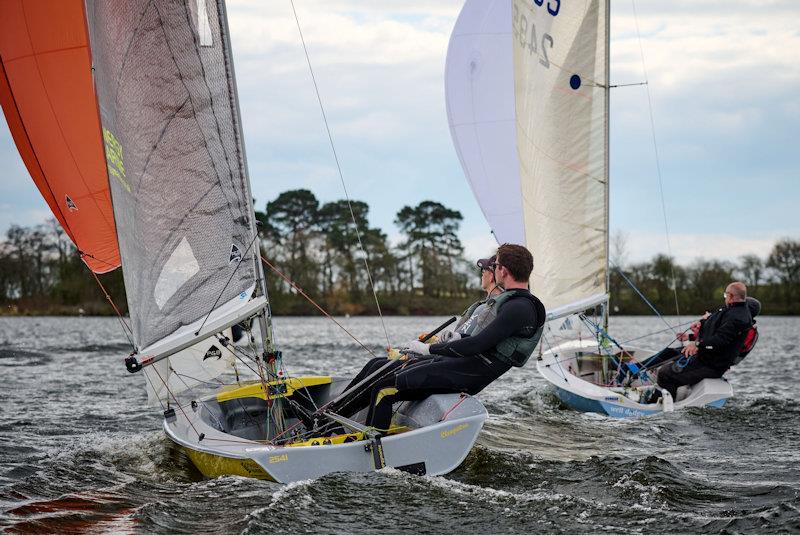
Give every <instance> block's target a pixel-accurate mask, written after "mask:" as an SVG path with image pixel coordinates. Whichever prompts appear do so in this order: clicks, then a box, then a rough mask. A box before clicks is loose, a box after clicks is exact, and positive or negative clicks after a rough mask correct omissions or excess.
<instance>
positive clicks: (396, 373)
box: [348, 244, 545, 431]
mask: <svg viewBox="0 0 800 535" xmlns="http://www.w3.org/2000/svg"><path fill="white" fill-rule="evenodd" d="M496 256H497V259H496V262H495V265H494V266H493V268H494V275H495V280H496V282H497V284H499V285H501V286H502V287H504V288H505V289H506V291H505V292H503V293H501V294H500V295H498V296H496V297H494V298H492V299H490V303H491V306H490V307H489V310H488V311H487V312H486V313H487V314H494V316H495V317H494V319H492V320H491V321H488V322H486V325H485V327H483V328H482V329H480V330H479V331H478V332H474V333H473V334H471V335H469V336H465V337H463V338H460V339H458V340H452V341H449V342H440V343H434V344H431V345H430V346H428V345H427V344H424V343H422V342H420V341H418V340H415V341H413V342H410V343H409V344H408V348H407V351H408V352H409V353H414V354H416V355H420V357H414V358H411V359H409V360H408V361H405V362H401V361H398V364H397V365H396V366H395V367H394V369H393V371H392V372H391V373H389V374H388V375H386V376H384V377H382V378H380V379H379V380H377V381H376V382H374V384H372V385H371V387H370V389H369V396H368V397H367V396H366V395H362V396H359V397H360V398H361V403H349V404H348V405H350V407H349V411H348V412H350V413H351V414H352V413H354V412H357V411H358V410H360V409H361V408H363V402H364V401H367V400H368V402H369V412H368V416H367V420H366V422H367V425H369V426H372V427H373V428H375V429H378V430H384V431H385V430H388V428H389V425H390V423H391V418H392V404H393V403H394V402H396V401H408V400H419V399H424V398H426V397H428V396H430V395H432V394H445V393H459V392H466V393H467V394H470V395H474V394H477V393H478V392H480V391H481V390H483V389H484V388H486V386H488V385H489V384H490V383H491V382H492V381H494V380H495V379H497V378H498V377H500V376H501V375H503V374H504V373H505V372H507V371H508V370H509V369H510V368H511V367H512V366H522V365H524V364H525V362H526V361H527V360H528V358H529V357H530V355H531V354H532V353H533V350H534V349H535V347H536V345H537V343H538V341H539V338H540V337H541V334H542V330H543V326H544V321H545V309H544V306H543V305H542V303H541V301H539V299H537V298H536V297H535V296H533V295H532V294H531V293H530V291H529V290H528V279H529V278H530V274H531V271H532V270H533V256H532V255H531V253H530V252H529V251H528V250H527V249H526V248H525V247H522V246H520V245H510V244H504V245H501V246H500V247H499V248H498V249H497V255H496ZM371 362H372V361H371ZM369 365H370V364H368V366H369ZM373 366H374V365H373ZM362 374H363V370H362ZM362 374H359V375H362ZM354 381H355V380H354ZM365 394H366V392H365Z"/></svg>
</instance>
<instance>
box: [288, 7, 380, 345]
mask: <svg viewBox="0 0 800 535" xmlns="http://www.w3.org/2000/svg"><path fill="white" fill-rule="evenodd" d="M289 2H290V3H291V4H292V12H293V13H294V20H295V22H296V23H297V32H298V33H299V34H300V41H301V42H302V43H303V52H304V53H305V55H306V62H307V63H308V71H309V72H310V73H311V81H312V82H313V83H314V91H315V92H316V94H317V102H318V103H319V109H320V111H321V112H322V120H323V122H324V123H325V131H326V132H327V134H328V141H329V142H330V144H331V151H332V152H333V159H334V161H336V169H337V171H338V172H339V179H340V180H341V182H342V189H343V190H344V196H345V198H346V199H347V207H348V208H349V209H350V217H351V219H352V220H353V227H354V228H355V231H356V239H357V240H358V247H359V249H361V253H362V254H363V255H364V267H365V268H366V270H367V278H368V279H369V286H370V288H371V289H372V296H373V297H374V298H375V306H376V307H377V308H378V316H379V317H380V319H381V325H382V326H383V334H384V335H386V345H387V346H391V345H392V344H391V342H390V341H389V331H388V330H387V329H386V322H385V321H384V320H383V313H382V312H381V304H380V301H379V300H378V293H377V292H376V291H375V283H374V281H373V280H372V272H371V271H370V269H369V261H368V260H367V257H368V255H367V251H366V250H365V249H364V244H363V243H362V242H361V232H360V231H359V230H358V223H357V222H356V216H355V213H354V212H353V205H352V203H351V202H350V194H349V193H348V192H347V185H346V184H345V182H344V174H343V173H342V166H341V165H340V164H339V155H338V154H337V153H336V147H335V145H334V143H333V135H332V134H331V128H330V126H329V125H328V116H327V115H326V114H325V107H324V106H323V105H322V97H321V96H320V93H319V86H318V85H317V78H316V76H314V68H313V67H312V66H311V57H310V56H309V54H308V47H306V40H305V37H303V30H302V29H301V27H300V18H299V17H298V16H297V9H295V7H294V0H289Z"/></svg>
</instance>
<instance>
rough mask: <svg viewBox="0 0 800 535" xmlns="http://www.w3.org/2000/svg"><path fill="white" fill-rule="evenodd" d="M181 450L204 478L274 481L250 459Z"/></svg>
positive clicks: (184, 447) (186, 449)
mask: <svg viewBox="0 0 800 535" xmlns="http://www.w3.org/2000/svg"><path fill="white" fill-rule="evenodd" d="M183 450H184V451H185V452H186V455H188V456H189V459H191V461H192V463H194V465H195V466H196V467H197V469H198V470H200V472H201V473H202V474H203V475H204V476H206V477H220V476H242V477H254V478H257V479H267V480H269V481H275V480H274V479H273V478H272V477H270V475H269V474H268V473H267V472H266V470H264V469H263V468H261V465H259V464H258V463H257V462H255V461H254V460H252V459H234V458H231V457H223V456H221V455H214V454H213V453H206V452H204V451H197V450H193V449H192V448H187V447H186V446H183Z"/></svg>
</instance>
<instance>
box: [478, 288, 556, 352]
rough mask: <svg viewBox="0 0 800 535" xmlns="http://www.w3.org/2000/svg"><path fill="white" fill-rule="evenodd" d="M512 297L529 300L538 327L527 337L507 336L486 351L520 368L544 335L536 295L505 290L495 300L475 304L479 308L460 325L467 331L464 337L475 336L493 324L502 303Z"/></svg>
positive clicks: (531, 330)
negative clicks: (466, 335) (534, 312)
mask: <svg viewBox="0 0 800 535" xmlns="http://www.w3.org/2000/svg"><path fill="white" fill-rule="evenodd" d="M515 297H520V298H524V299H528V300H530V301H531V302H532V304H533V306H534V309H535V310H536V321H537V325H536V326H532V327H531V328H530V329H528V330H529V331H530V334H527V333H521V335H520V336H510V337H508V338H506V339H505V340H502V341H501V342H500V343H499V344H497V346H495V348H494V349H492V350H491V351H490V352H489V355H488V356H489V357H492V358H496V359H498V360H500V361H502V362H505V363H506V364H510V365H511V366H516V367H521V366H524V365H525V363H526V362H527V361H528V359H529V358H530V356H531V355H532V354H533V352H534V350H535V349H536V346H537V345H538V344H539V340H540V339H541V337H542V333H543V332H544V319H545V309H544V305H543V304H542V302H541V301H539V299H538V298H537V297H536V296H534V295H532V294H531V293H530V292H528V291H526V290H507V291H505V292H503V293H501V294H500V295H498V296H496V297H490V298H489V299H487V300H486V301H485V302H484V303H477V305H478V306H476V307H475V308H474V309H473V314H472V315H471V316H470V318H469V319H468V320H467V321H465V322H464V323H463V326H465V328H467V329H469V332H468V333H466V334H468V335H469V336H475V335H476V334H478V333H479V332H481V331H482V330H483V329H485V328H486V326H487V325H489V324H490V323H491V322H492V321H494V319H495V318H496V317H497V311H498V310H499V309H500V306H501V305H502V304H503V303H505V302H506V301H508V300H509V299H512V298H515ZM480 305H484V306H480ZM470 308H471V307H470Z"/></svg>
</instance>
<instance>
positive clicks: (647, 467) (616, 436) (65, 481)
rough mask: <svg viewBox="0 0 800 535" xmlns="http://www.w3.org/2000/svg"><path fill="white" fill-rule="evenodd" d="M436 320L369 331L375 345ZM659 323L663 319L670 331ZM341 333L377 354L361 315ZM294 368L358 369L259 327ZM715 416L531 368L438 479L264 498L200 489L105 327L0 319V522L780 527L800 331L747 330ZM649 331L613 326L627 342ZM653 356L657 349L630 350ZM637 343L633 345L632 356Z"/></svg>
mask: <svg viewBox="0 0 800 535" xmlns="http://www.w3.org/2000/svg"><path fill="white" fill-rule="evenodd" d="M439 321H440V319H439V318H387V325H388V328H389V333H390V336H391V338H392V341H393V342H401V341H404V340H408V339H411V338H412V337H413V336H415V335H416V333H417V332H419V331H422V330H427V329H430V328H431V327H432V326H435V325H436V324H438V323H439ZM672 321H675V322H677V320H676V319H674V318H673V320H672ZM342 322H343V323H344V324H345V325H346V326H347V327H348V328H349V329H351V330H352V331H353V332H354V333H355V334H357V336H359V337H360V338H361V339H363V340H364V341H365V342H366V343H367V344H368V345H370V346H374V348H375V349H376V350H377V349H378V348H380V347H381V346H383V345H385V338H384V335H383V330H382V329H381V327H380V322H379V321H378V320H377V319H376V318H350V319H346V320H342ZM275 323H276V327H275V330H276V336H277V341H278V342H279V345H280V347H281V349H282V350H283V351H284V361H285V363H286V365H287V367H288V369H289V371H290V372H291V373H292V374H301V373H306V372H309V373H326V374H327V373H333V374H337V375H344V374H352V373H354V372H355V371H357V369H358V368H359V367H360V365H361V364H362V363H363V362H364V361H365V360H366V358H367V355H366V353H364V351H363V350H360V349H359V348H358V347H357V346H356V345H355V344H354V343H353V342H352V340H351V339H349V338H348V337H347V336H346V335H344V334H343V333H342V332H341V331H339V330H338V328H337V327H336V326H335V325H333V324H332V323H331V322H330V321H327V320H324V319H320V318H277V319H276V320H275ZM759 325H760V332H761V340H760V342H759V345H758V347H757V348H756V349H755V350H754V352H753V353H752V354H751V355H750V356H749V357H748V359H747V360H745V361H744V362H743V363H742V364H741V365H740V366H738V367H737V368H736V369H735V370H733V371H731V372H730V373H729V374H728V377H729V378H730V380H731V382H732V384H733V387H734V392H735V397H734V398H733V399H732V400H731V401H730V402H729V404H728V406H726V407H725V408H724V409H722V410H715V409H692V410H688V411H684V412H678V413H671V414H664V415H659V416H654V417H649V418H645V419H640V420H616V419H611V418H607V417H602V416H598V415H593V414H582V413H577V412H573V411H570V410H566V409H564V408H562V407H561V406H560V405H559V404H558V402H557V400H556V399H555V398H554V396H553V395H552V394H551V393H549V392H548V390H547V388H546V385H545V383H544V381H543V380H542V379H541V378H539V376H538V374H537V373H536V369H535V366H534V365H533V363H530V364H529V365H528V366H527V367H526V368H523V369H513V370H511V371H510V372H508V373H507V374H506V375H505V376H503V377H501V378H500V379H499V380H498V381H496V382H495V383H493V384H492V385H491V386H490V387H489V388H488V389H487V390H486V391H484V392H483V393H481V395H480V396H479V397H480V399H481V400H482V401H483V402H484V404H485V405H486V407H487V409H488V410H489V413H490V417H489V420H488V421H487V424H486V426H485V428H484V430H483V432H482V433H481V435H480V438H479V439H478V443H477V445H476V447H475V448H474V449H473V451H472V453H470V455H469V456H468V457H467V459H466V460H465V461H464V463H463V464H462V465H461V466H460V467H459V468H458V469H457V470H456V471H455V472H453V473H451V474H449V475H447V476H441V477H419V476H412V475H409V474H406V473H402V472H398V471H394V470H384V471H381V472H379V473H371V474H333V475H329V476H325V477H323V478H320V479H317V480H313V481H307V482H301V483H293V484H290V485H278V484H275V483H269V482H264V481H256V480H250V479H244V478H239V477H224V478H219V479H214V480H205V479H203V478H202V477H201V476H200V474H199V473H198V472H197V471H196V470H195V469H194V468H193V467H192V466H191V463H190V462H189V461H188V459H187V458H186V457H185V456H184V454H182V453H181V452H180V451H179V450H177V448H175V447H173V446H172V444H171V443H170V442H169V441H168V440H167V439H166V437H165V436H164V435H163V434H162V432H161V431H160V425H161V418H160V414H159V411H158V410H153V409H151V408H147V407H146V406H145V399H146V396H145V393H144V390H143V388H142V385H141V381H142V378H141V377H140V376H134V375H130V374H128V373H127V371H125V368H124V366H123V364H122V358H123V357H124V356H125V354H126V352H127V350H128V346H127V344H126V342H125V338H124V336H123V335H122V332H121V330H120V328H119V325H118V324H117V322H116V320H114V319H106V318H0V372H2V375H3V383H2V388H1V389H0V407H2V412H1V413H0V528H2V529H6V530H9V531H12V532H15V531H17V532H47V533H50V532H61V533H65V532H76V533H77V532H106V531H108V532H122V533H124V532H170V533H182V532H185V533H197V532H203V533H215V532H219V533H236V532H242V533H262V532H268V531H278V530H280V531H284V532H285V531H289V530H291V531H296V532H301V533H305V532H307V533H329V532H333V531H337V532H342V533H373V532H375V531H377V530H383V531H384V532H420V533H440V532H443V531H451V532H468V533H472V532H479V533H497V532H527V533H534V532H566V533H575V532H586V533H590V532H591V533H595V532H602V531H606V532H611V533H660V532H671V533H697V532H715V533H716V532H720V531H725V532H728V533H738V532H742V533H744V532H747V533H752V532H770V533H775V532H797V531H799V530H800V409H799V408H798V405H797V402H796V399H795V392H797V391H798V389H797V384H798V380H800V372H798V366H797V362H798V359H800V318H770V317H766V318H761V319H760V321H759ZM662 327H663V324H660V322H659V321H658V320H657V319H652V318H613V319H612V333H613V334H614V335H615V336H616V337H617V339H618V340H627V339H630V338H634V337H637V336H639V335H642V334H644V333H647V332H649V331H652V330H657V329H660V328H662ZM644 342H645V344H647V342H649V343H650V344H651V345H653V346H654V347H655V346H658V345H659V344H662V345H663V344H665V343H666V342H668V337H667V335H661V336H660V337H659V336H656V337H653V338H650V339H648V340H645V341H644ZM640 343H641V342H640Z"/></svg>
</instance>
